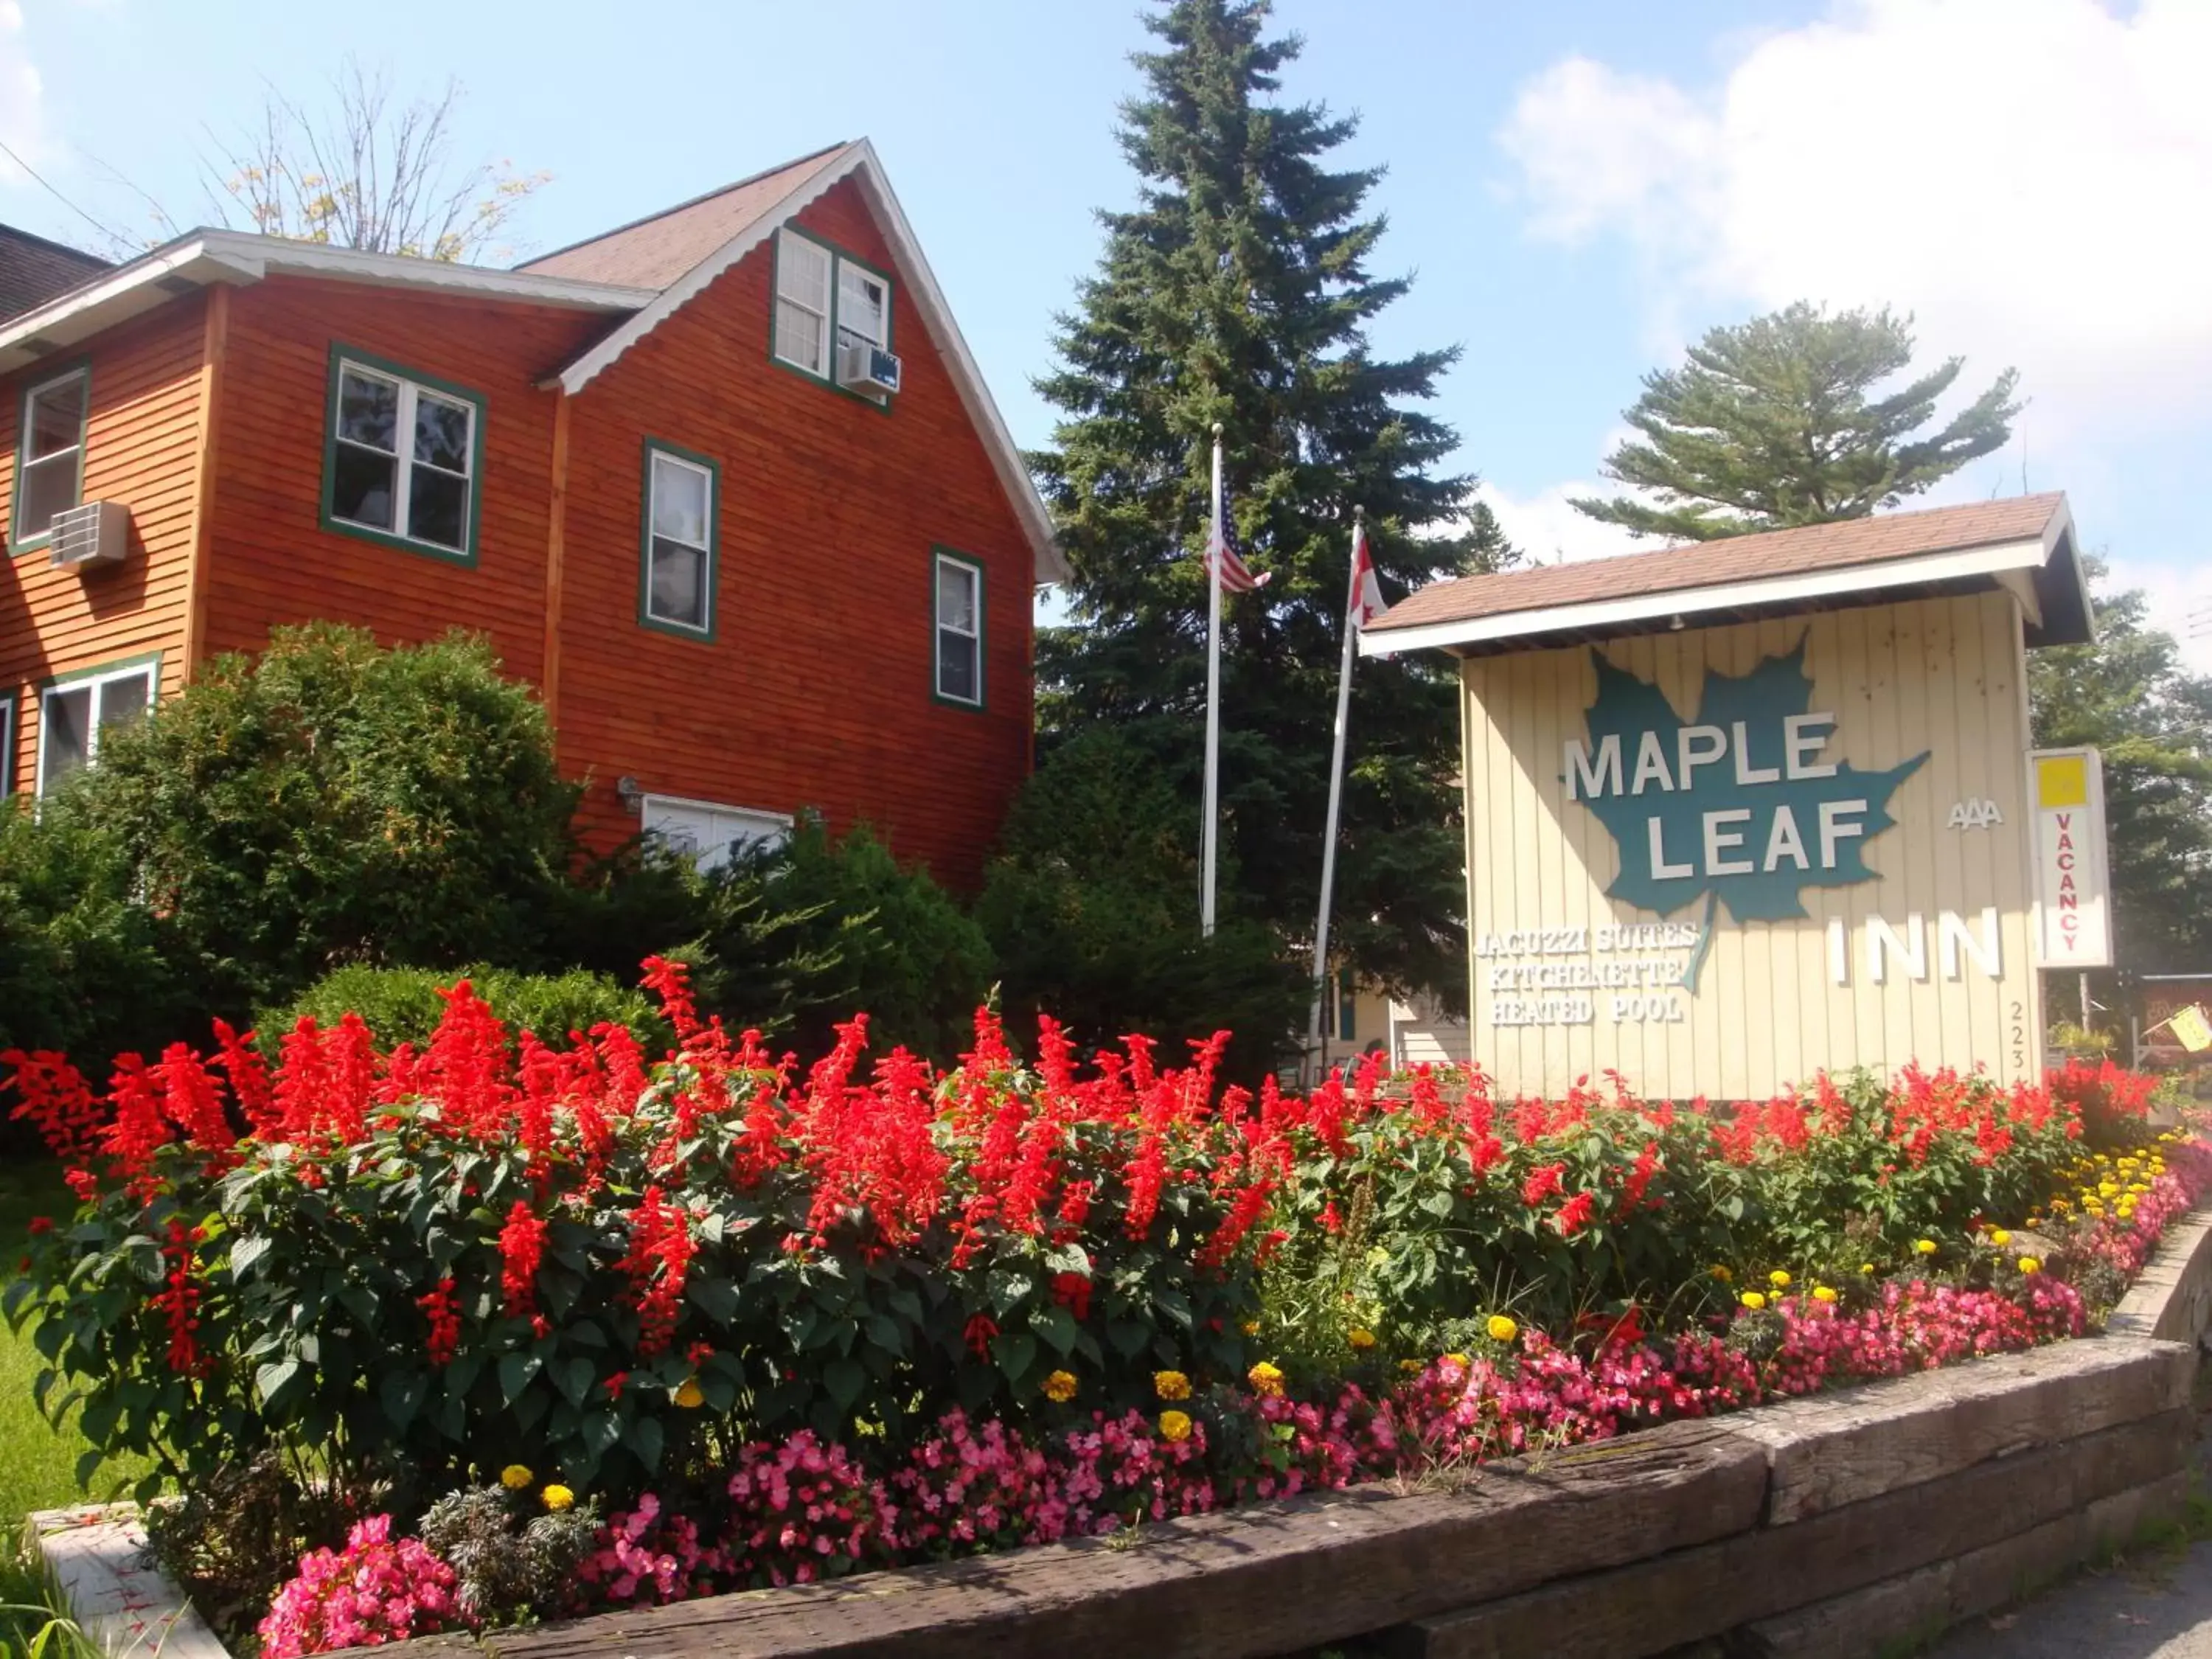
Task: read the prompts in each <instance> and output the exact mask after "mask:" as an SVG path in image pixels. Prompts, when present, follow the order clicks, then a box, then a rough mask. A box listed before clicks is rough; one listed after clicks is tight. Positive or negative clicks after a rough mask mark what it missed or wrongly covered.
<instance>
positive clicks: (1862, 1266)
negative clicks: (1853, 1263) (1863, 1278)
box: [1859, 1261, 1874, 1273]
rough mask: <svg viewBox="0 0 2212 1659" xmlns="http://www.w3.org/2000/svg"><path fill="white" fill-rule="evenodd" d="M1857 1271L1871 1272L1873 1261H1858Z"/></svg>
mask: <svg viewBox="0 0 2212 1659" xmlns="http://www.w3.org/2000/svg"><path fill="white" fill-rule="evenodd" d="M1859 1271H1860V1272H1861V1273H1872V1272H1873V1271H1874V1263H1873V1262H1871V1261H1862V1262H1860V1263H1859Z"/></svg>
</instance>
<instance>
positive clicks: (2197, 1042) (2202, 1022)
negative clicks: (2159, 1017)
mask: <svg viewBox="0 0 2212 1659" xmlns="http://www.w3.org/2000/svg"><path fill="white" fill-rule="evenodd" d="M2172 1026H2173V1035H2174V1036H2177V1037H2179V1039H2180V1040H2181V1046H2182V1047H2183V1048H2186V1049H2188V1050H2189V1052H2190V1053H2191V1054H2203V1052H2204V1051H2205V1050H2206V1049H2207V1048H2212V1020H2208V1019H2206V1018H2204V1011H2203V1009H2202V1008H2197V1007H2190V1008H2184V1009H2183V1010H2182V1011H2181V1012H2179V1013H2178V1014H2176V1015H2175V1016H2174V1017H2173V1019H2172Z"/></svg>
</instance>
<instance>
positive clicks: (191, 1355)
mask: <svg viewBox="0 0 2212 1659" xmlns="http://www.w3.org/2000/svg"><path fill="white" fill-rule="evenodd" d="M197 1242H198V1240H197V1234H196V1233H195V1231H194V1230H193V1229H192V1228H191V1227H188V1226H186V1225H185V1223H184V1221H183V1220H182V1219H181V1218H173V1219H172V1220H171V1221H170V1223H169V1236H168V1242H167V1243H165V1244H164V1245H163V1246H162V1247H161V1256H162V1259H163V1261H166V1262H167V1264H168V1273H167V1278H166V1279H165V1281H164V1288H163V1289H162V1290H161V1291H157V1292H155V1294H154V1295H153V1296H152V1297H149V1298H148V1300H149V1302H150V1303H151V1304H152V1306H153V1307H154V1309H155V1311H157V1312H158V1313H160V1314H161V1316H162V1317H163V1318H164V1319H165V1320H166V1321H167V1324H168V1328H169V1351H168V1364H169V1369H170V1370H173V1371H174V1372H175V1373H176V1374H177V1375H178V1376H205V1375H206V1374H207V1372H208V1370H209V1369H210V1362H209V1360H208V1358H207V1357H206V1356H205V1355H204V1354H203V1353H202V1352H200V1346H199V1328H200V1320H199V1304H200V1289H199V1286H198V1285H196V1284H194V1283H193V1282H192V1246H193V1245H194V1244H195V1243H197Z"/></svg>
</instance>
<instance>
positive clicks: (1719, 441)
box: [1575, 301, 2020, 542]
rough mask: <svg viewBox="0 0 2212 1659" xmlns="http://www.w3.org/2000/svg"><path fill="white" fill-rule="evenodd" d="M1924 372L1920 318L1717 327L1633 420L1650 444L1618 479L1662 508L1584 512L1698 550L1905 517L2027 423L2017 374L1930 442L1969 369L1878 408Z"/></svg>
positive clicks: (1619, 500)
mask: <svg viewBox="0 0 2212 1659" xmlns="http://www.w3.org/2000/svg"><path fill="white" fill-rule="evenodd" d="M1911 362H1912V319H1911V318H1909V317H1897V316H1894V315H1893V314H1892V313H1890V312H1888V311H1887V310H1882V311H1873V312H1869V311H1844V312H1840V313H1837V314H1835V315H1834V316H1831V315H1829V314H1828V313H1827V312H1826V310H1824V309H1822V308H1820V307H1814V306H1811V305H1808V304H1806V303H1805V302H1804V301H1799V302H1798V303H1797V304H1796V305H1793V306H1789V307H1784V309H1782V310H1780V311H1778V312H1774V313H1771V314H1770V315H1768V316H1765V317H1754V318H1753V319H1751V320H1750V321H1749V322H1747V323H1738V324H1735V325H1732V326H1729V327H1725V328H1716V329H1712V330H1711V331H1708V332H1707V333H1706V335H1705V338H1704V339H1703V340H1701V341H1700V342H1699V343H1697V344H1696V345H1693V346H1692V347H1691V348H1690V351H1689V361H1688V362H1686V363H1684V364H1683V365H1682V367H1681V368H1662V369H1654V370H1653V371H1652V372H1651V373H1650V374H1647V375H1645V376H1644V395H1643V396H1641V397H1640V398H1638V399H1637V400H1636V402H1635V403H1634V404H1632V405H1631V406H1630V407H1629V408H1628V409H1627V410H1626V412H1625V418H1626V420H1627V422H1628V423H1629V424H1630V425H1631V426H1632V427H1634V428H1636V430H1637V431H1638V433H1639V434H1641V436H1639V437H1636V438H1632V439H1630V440H1628V441H1626V442H1624V443H1622V444H1621V445H1620V447H1618V448H1617V449H1615V450H1614V451H1613V453H1612V454H1611V455H1609V456H1607V458H1606V461H1605V468H1604V471H1605V475H1606V477H1608V478H1613V479H1617V480H1618V481H1619V482H1620V483H1625V484H1629V485H1632V486H1633V487H1635V488H1636V489H1640V490H1643V491H1645V492H1646V493H1647V494H1648V495H1649V496H1650V500H1648V501H1647V500H1638V498H1637V497H1635V496H1632V495H1616V496H1614V497H1613V498H1612V499H1611V500H1594V499H1593V500H1578V501H1576V502H1575V506H1577V507H1579V508H1580V509H1581V510H1582V511H1583V512H1584V513H1588V514H1589V516H1590V517H1592V518H1593V519H1602V520H1606V521H1607V523H1610V524H1617V525H1623V526H1626V527H1627V528H1628V529H1629V530H1631V531H1633V532H1635V533H1636V534H1638V535H1639V536H1644V535H1657V536H1665V537H1667V538H1668V539H1670V540H1674V541H1698V542H1702V541H1711V540H1712V539H1713V538H1717V537H1721V536H1741V535H1743V534H1745V533H1747V532H1751V531H1758V530H1787V529H1789V528H1790V527H1791V526H1796V525H1805V524H1820V523H1825V522H1826V521H1828V520H1834V519H1863V518H1864V517H1866V516H1867V514H1869V513H1872V512H1873V511H1874V510H1875V508H1876V507H1895V506H1896V505H1897V504H1898V503H1899V501H1902V500H1904V499H1905V497H1906V496H1907V495H1917V494H1919V493H1920V492H1921V491H1922V490H1923V489H1927V488H1928V487H1929V485H1931V484H1934V483H1937V482H1939V481H1940V480H1942V479H1944V478H1947V477H1950V475H1951V474H1952V473H1954V472H1956V471H1958V470H1959V469H1960V467H1962V466H1964V465H1966V463H1967V462H1969V461H1971V460H1973V459H1977V458H1978V457H1980V456H1983V455H1987V454H1990V453H1992V452H1993V451H1995V450H1996V449H1999V448H2001V447H2003V444H2004V441H2005V440H2006V438H2007V437H2008V436H2009V435H2010V434H2011V430H2012V428H2011V424H2010V422H2011V421H2012V417H2013V416H2015V415H2016V414H2018V413H2019V412H2020V404H2018V403H2017V402H2016V401H2015V398H2014V397H2013V389H2014V386H2015V383H2016V380H2017V378H2018V377H2017V376H2016V375H2015V374H2014V372H2013V371H2012V370H2011V369H2007V370H2005V371H2004V373H2003V374H2000V375H1998V376H1997V378H1996V380H1995V381H1993V382H1992V383H1991V384H1990V386H1989V388H1988V390H1986V391H1984V392H1983V393H1982V394H1981V395H1980V396H1979V397H1978V398H1975V399H1974V400H1973V402H1972V403H1971V404H1967V405H1966V408H1964V409H1962V410H1960V411H1959V412H1958V413H1957V414H1956V415H1954V416H1952V417H1951V419H1949V420H1948V421H1947V422H1944V423H1943V424H1942V426H1940V427H1938V428H1936V429H1935V430H1934V431H1924V430H1923V428H1926V427H1927V426H1928V425H1929V422H1932V421H1933V420H1934V419H1935V418H1936V403H1937V401H1938V400H1939V399H1941V398H1942V396H1943V395H1944V393H1946V392H1948V391H1949V390H1950V389H1951V386H1952V384H1953V382H1954V381H1955V380H1958V378H1959V371H1960V368H1962V367H1963V366H1964V363H1965V359H1963V358H1960V357H1951V358H1947V359H1946V360H1945V361H1944V362H1942V363H1941V364H1939V365H1938V366H1937V367H1936V368H1934V369H1932V370H1930V371H1929V373H1927V374H1923V375H1921V376H1920V377H1919V378H1918V379H1917V380H1911V381H1908V382H1907V383H1905V385H1903V386H1898V387H1895V388H1894V389H1893V390H1890V391H1887V392H1882V393H1881V395H1879V396H1876V395H1875V392H1876V389H1877V388H1878V387H1880V386H1882V385H1884V384H1885V383H1886V382H1887V381H1888V380H1890V379H1891V377H1892V376H1893V375H1897V374H1903V373H1904V372H1905V370H1906V369H1907V368H1910V367H1911ZM1655 502H1656V505H1655V504H1654V503H1655Z"/></svg>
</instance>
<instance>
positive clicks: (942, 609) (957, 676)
mask: <svg viewBox="0 0 2212 1659" xmlns="http://www.w3.org/2000/svg"><path fill="white" fill-rule="evenodd" d="M936 631H937V696H938V698H939V701H941V702H957V703H960V704H963V705H964V706H965V707H968V708H981V707H982V706H983V567H982V566H981V565H980V564H977V563H976V562H975V561H974V560H973V559H967V558H963V557H962V556H960V555H958V554H957V553H945V552H940V553H939V554H938V555H937V630H936Z"/></svg>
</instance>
